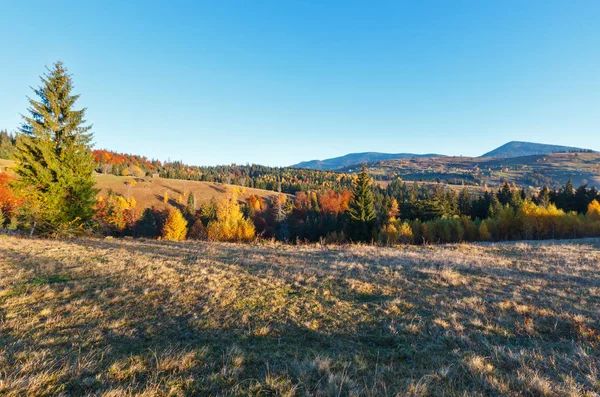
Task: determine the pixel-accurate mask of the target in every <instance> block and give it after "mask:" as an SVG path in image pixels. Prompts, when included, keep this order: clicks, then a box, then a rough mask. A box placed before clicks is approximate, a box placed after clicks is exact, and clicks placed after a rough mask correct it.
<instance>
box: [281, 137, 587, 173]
mask: <svg viewBox="0 0 600 397" xmlns="http://www.w3.org/2000/svg"><path fill="white" fill-rule="evenodd" d="M557 152H591V150H589V149H582V148H577V147H571V146H560V145H547V144H544V143H533V142H519V141H512V142H508V143H505V144H504V145H502V146H500V147H497V148H496V149H494V150H492V151H490V152H487V153H485V154H484V155H482V156H480V157H481V158H512V157H524V156H534V155H544V154H550V153H557ZM433 157H450V156H446V155H441V154H433V153H429V154H415V153H396V154H393V153H378V152H364V153H350V154H347V155H345V156H340V157H334V158H330V159H325V160H311V161H302V162H300V163H298V164H294V165H292V166H291V167H292V168H310V169H315V170H327V171H339V170H342V169H347V168H350V167H352V166H356V165H358V164H365V163H376V162H378V161H389V160H402V159H430V158H433Z"/></svg>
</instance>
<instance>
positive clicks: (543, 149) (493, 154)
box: [480, 141, 590, 158]
mask: <svg viewBox="0 0 600 397" xmlns="http://www.w3.org/2000/svg"><path fill="white" fill-rule="evenodd" d="M589 151H590V150H589V149H582V148H576V147H571V146H559V145H547V144H545V143H533V142H520V141H512V142H508V143H505V144H504V145H502V146H500V147H498V148H496V149H494V150H492V151H490V152H487V153H485V154H484V155H482V156H480V157H483V158H511V157H523V156H534V155H539V154H550V153H558V152H589Z"/></svg>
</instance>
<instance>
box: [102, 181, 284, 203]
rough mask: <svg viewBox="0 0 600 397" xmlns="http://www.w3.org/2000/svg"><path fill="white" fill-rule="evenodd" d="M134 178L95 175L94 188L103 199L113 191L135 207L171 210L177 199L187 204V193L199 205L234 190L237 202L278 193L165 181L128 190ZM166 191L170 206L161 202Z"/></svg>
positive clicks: (138, 184)
mask: <svg viewBox="0 0 600 397" xmlns="http://www.w3.org/2000/svg"><path fill="white" fill-rule="evenodd" d="M133 179H134V178H133V177H125V176H115V175H103V174H96V188H98V189H100V192H99V195H100V196H104V197H106V194H107V191H108V189H112V190H113V191H114V192H116V193H119V194H120V195H122V196H123V197H128V195H131V197H133V198H134V199H135V200H136V202H137V207H138V208H146V207H152V206H154V207H156V208H170V205H175V206H176V205H177V204H180V203H178V198H179V196H181V199H182V201H183V204H186V203H187V198H188V194H190V192H191V193H194V196H195V197H196V201H197V203H198V205H199V204H202V203H204V202H207V201H210V200H211V199H215V200H217V201H218V200H220V199H221V198H222V197H224V196H226V195H227V194H228V193H231V191H232V189H233V188H237V189H239V190H240V193H239V194H238V198H239V199H240V200H246V199H247V198H248V197H249V196H250V195H251V194H255V195H257V196H259V197H262V198H272V197H273V196H275V195H276V194H277V193H276V192H272V191H269V190H261V189H251V188H243V187H241V186H233V185H227V184H224V183H214V182H198V181H186V180H181V179H165V178H148V179H147V180H141V181H139V182H137V183H136V184H135V185H134V186H132V187H128V186H127V184H126V182H128V181H131V180H133ZM165 192H166V193H167V196H168V198H169V202H170V205H167V204H166V203H164V201H163V197H164V194H165Z"/></svg>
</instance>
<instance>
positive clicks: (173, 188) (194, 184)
mask: <svg viewBox="0 0 600 397" xmlns="http://www.w3.org/2000/svg"><path fill="white" fill-rule="evenodd" d="M12 165H14V161H12V160H4V159H0V172H5V171H7V169H9V168H10V167H11V166H12ZM9 172H10V170H9ZM95 176H96V188H97V189H99V192H98V196H102V197H106V195H107V193H108V191H109V190H112V191H113V192H115V193H117V194H119V195H121V196H123V197H132V198H134V199H135V201H136V203H137V207H138V208H146V207H156V208H161V209H162V208H168V205H167V204H166V203H165V202H164V200H163V197H164V195H165V193H166V194H167V196H168V198H169V200H168V201H169V204H170V205H175V206H177V205H178V199H179V196H182V200H184V202H185V200H187V196H188V194H189V193H193V194H194V196H195V197H196V201H197V203H198V204H202V203H205V202H207V201H210V200H211V199H215V200H219V199H220V198H222V197H223V196H225V195H227V194H229V193H231V192H233V189H234V188H237V189H238V191H239V194H238V198H239V199H240V200H246V199H247V198H248V197H249V196H250V195H251V194H255V195H257V196H258V197H261V198H263V199H269V198H272V197H273V196H275V195H276V194H277V193H276V192H273V191H270V190H262V189H253V188H242V187H240V186H234V185H228V184H225V183H216V182H198V181H187V180H183V179H166V178H134V177H131V176H115V175H105V174H96V175H95ZM132 180H136V183H135V184H133V185H131V186H129V183H130V182H131V181H132Z"/></svg>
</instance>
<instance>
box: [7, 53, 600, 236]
mask: <svg viewBox="0 0 600 397" xmlns="http://www.w3.org/2000/svg"><path fill="white" fill-rule="evenodd" d="M71 90H72V80H71V76H70V75H68V74H67V72H66V69H65V68H64V66H63V65H62V64H61V63H60V62H59V63H57V64H55V65H54V68H53V69H51V70H49V73H48V74H47V75H45V76H44V77H42V85H41V86H40V87H39V88H38V89H36V90H34V91H35V93H36V95H37V97H38V100H35V99H31V100H30V105H31V106H30V116H28V117H24V123H23V125H22V126H21V128H20V131H19V133H18V134H15V133H8V132H6V131H2V132H0V157H2V158H11V159H14V160H16V167H15V173H16V177H13V176H11V175H10V174H8V173H6V172H4V173H1V174H0V227H2V228H6V229H15V230H23V231H26V232H28V233H29V234H31V235H33V234H41V235H46V236H56V237H61V236H69V235H76V234H84V233H85V234H90V233H93V234H101V235H114V236H126V235H129V236H134V237H148V238H164V239H171V240H182V239H185V238H189V239H208V240H219V241H251V240H254V239H256V238H266V239H276V240H279V241H282V242H288V243H303V242H329V243H346V242H373V243H380V244H387V245H394V244H398V243H415V244H423V243H443V242H460V241H502V240H514V239H546V238H575V237H585V236H598V235H600V204H599V201H600V195H599V192H598V191H597V190H596V189H595V188H589V189H588V188H587V187H586V186H580V187H578V188H577V189H575V188H574V187H573V186H572V184H571V182H569V183H567V184H566V185H565V186H563V187H561V188H560V189H555V190H550V189H548V188H547V187H544V188H543V189H541V190H540V191H539V192H535V193H532V192H531V191H529V190H525V189H521V188H519V187H517V186H514V185H510V184H508V183H505V184H504V185H503V186H502V187H501V188H499V189H498V190H497V191H493V190H489V189H488V190H486V191H484V192H483V193H482V194H474V193H470V191H469V190H467V189H466V188H465V189H463V190H462V191H460V192H456V191H453V190H451V189H447V188H445V187H444V185H442V184H437V185H435V184H433V185H432V184H421V185H419V184H417V183H413V184H410V185H408V184H407V183H405V182H404V181H402V180H401V179H400V178H396V179H394V180H393V181H392V182H391V183H389V184H388V185H387V187H381V186H380V185H378V184H375V183H374V182H373V180H372V177H371V176H369V175H368V173H367V172H366V170H365V168H364V167H363V170H362V172H360V173H358V174H352V173H341V172H330V171H317V170H308V169H294V168H274V167H265V166H260V165H245V166H240V165H230V166H216V167H196V166H188V165H185V164H183V163H181V162H165V163H163V162H160V161H158V160H148V159H147V158H146V157H142V156H137V155H129V154H120V153H116V152H111V151H106V150H95V151H92V149H91V140H92V135H91V133H90V132H89V130H90V127H89V126H86V125H85V120H84V115H85V109H81V110H74V108H73V107H74V104H75V102H76V100H77V98H78V95H72V94H71ZM57 112H59V113H60V114H57ZM94 171H95V172H99V173H105V174H108V173H110V174H114V175H121V176H128V177H131V180H130V183H135V181H136V180H137V179H142V178H152V177H156V176H159V177H162V178H172V179H187V180H196V181H209V182H220V183H227V184H232V185H238V186H239V189H244V188H246V187H254V188H260V189H267V190H272V191H274V192H279V193H278V194H274V198H273V199H272V200H264V199H262V198H260V197H258V196H255V195H252V196H250V198H249V199H248V200H246V201H244V202H242V201H240V200H238V195H237V193H238V190H237V189H238V188H234V189H232V190H231V191H230V192H229V194H228V195H226V196H225V197H224V198H223V199H221V200H220V201H218V202H217V201H211V202H208V203H205V204H203V205H201V206H198V205H197V204H196V203H197V198H196V197H194V196H193V195H192V194H189V195H188V196H187V197H185V198H183V197H182V198H180V199H179V200H178V201H177V202H176V203H173V202H172V201H170V200H169V198H168V197H166V196H165V197H164V198H163V199H164V202H165V203H170V204H169V209H167V210H158V209H156V208H138V207H137V204H136V201H135V197H133V196H131V197H127V198H125V197H123V196H120V195H118V194H116V193H114V192H112V191H109V192H108V194H107V195H106V196H105V197H98V195H97V194H98V192H97V190H96V189H95V188H94V183H95V182H94V175H93V173H94ZM284 193H288V194H291V196H290V195H286V194H284Z"/></svg>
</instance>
